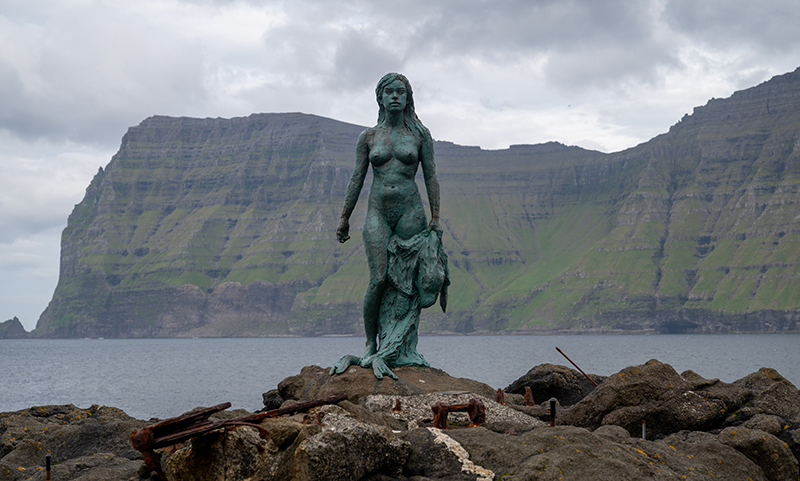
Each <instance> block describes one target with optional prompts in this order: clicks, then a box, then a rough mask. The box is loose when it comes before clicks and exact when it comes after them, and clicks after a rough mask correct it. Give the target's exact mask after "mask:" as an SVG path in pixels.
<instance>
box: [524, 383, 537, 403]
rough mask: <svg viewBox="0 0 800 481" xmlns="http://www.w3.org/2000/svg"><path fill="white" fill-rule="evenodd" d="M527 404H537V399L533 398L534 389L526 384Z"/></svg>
mask: <svg viewBox="0 0 800 481" xmlns="http://www.w3.org/2000/svg"><path fill="white" fill-rule="evenodd" d="M524 399H525V405H526V406H533V405H535V404H536V401H534V400H533V391H531V387H530V386H525V398H524Z"/></svg>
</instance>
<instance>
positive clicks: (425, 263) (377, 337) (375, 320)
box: [331, 73, 450, 379]
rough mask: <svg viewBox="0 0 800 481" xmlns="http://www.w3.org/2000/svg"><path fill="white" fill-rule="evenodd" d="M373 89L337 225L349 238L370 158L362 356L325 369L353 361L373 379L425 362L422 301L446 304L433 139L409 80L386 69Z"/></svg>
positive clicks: (446, 278)
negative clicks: (370, 116) (370, 120)
mask: <svg viewBox="0 0 800 481" xmlns="http://www.w3.org/2000/svg"><path fill="white" fill-rule="evenodd" d="M375 95H376V96H377V100H378V123H377V125H375V127H372V128H370V129H367V130H365V131H364V132H362V133H361V135H360V136H359V137H358V143H357V144H356V167H355V170H354V171H353V176H352V177H351V178H350V183H349V184H348V186H347V192H346V193H345V200H344V207H343V209H342V216H341V219H340V220H339V226H338V228H337V229H336V239H337V240H338V241H339V242H346V241H347V240H348V239H349V238H350V236H349V232H350V215H351V214H352V213H353V209H354V208H355V205H356V201H357V200H358V196H359V194H360V193H361V188H362V187H363V185H364V179H365V177H366V175H367V170H368V169H369V166H370V164H372V173H373V181H372V186H371V187H370V190H369V200H368V202H367V214H366V217H365V219H364V229H363V237H364V249H365V250H366V252H367V262H368V263H369V286H368V287H367V293H366V295H365V296H364V330H365V331H366V335H367V349H366V351H364V354H362V355H361V357H356V356H350V355H348V356H344V357H342V358H341V359H340V360H339V361H338V362H337V363H336V365H335V366H334V367H333V368H332V369H331V375H333V374H340V373H343V372H344V371H345V370H346V369H347V368H348V367H349V366H351V365H354V364H358V365H360V366H362V367H367V368H368V367H372V370H373V372H374V373H375V377H377V378H378V379H382V378H383V376H391V377H392V378H395V379H397V376H395V374H394V373H393V372H392V370H391V369H392V368H393V367H400V366H423V367H428V366H429V364H428V362H427V361H425V358H423V357H422V355H421V354H419V353H418V352H417V340H418V337H417V330H418V328H419V314H420V311H421V310H422V308H423V307H430V306H432V305H433V304H434V303H435V302H436V298H437V296H438V297H439V303H440V305H441V307H442V311H444V310H445V309H446V307H447V286H448V285H449V284H450V280H449V272H448V268H447V255H445V253H444V249H443V248H442V230H441V227H440V226H439V181H438V180H437V179H436V166H435V165H434V162H433V139H432V138H431V134H430V132H429V131H428V129H427V128H425V126H424V125H422V122H420V120H419V118H418V117H417V114H416V113H415V112H414V97H413V94H412V92H411V84H410V83H409V82H408V79H407V78H406V77H405V76H403V75H401V74H397V73H390V74H386V75H385V76H384V77H383V78H382V79H381V80H380V82H378V86H377V87H376V88H375ZM420 164H422V172H423V174H424V178H425V187H426V189H427V192H428V200H429V202H430V207H431V220H430V223H428V222H426V219H425V209H424V207H423V205H422V198H421V197H420V194H419V190H418V189H417V184H416V183H415V182H414V177H415V176H416V173H417V168H418V167H419V165H420Z"/></svg>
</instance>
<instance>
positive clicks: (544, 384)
mask: <svg viewBox="0 0 800 481" xmlns="http://www.w3.org/2000/svg"><path fill="white" fill-rule="evenodd" d="M589 377H591V378H592V379H593V380H594V382H596V383H598V384H600V383H601V382H603V380H604V379H605V378H606V377H605V376H598V375H597V374H589ZM526 387H529V388H531V392H532V393H533V399H534V400H535V401H536V402H537V403H541V402H544V401H547V400H548V399H550V398H556V399H558V401H559V402H560V403H561V404H562V405H564V406H571V405H573V404H575V403H577V402H578V401H580V400H581V399H583V398H584V397H586V395H587V394H589V393H590V392H592V391H593V390H594V388H595V385H594V384H592V382H591V381H589V380H588V379H586V377H585V376H584V375H583V374H581V373H580V372H578V371H576V370H575V369H570V368H568V367H566V366H559V365H556V364H539V365H538V366H536V367H534V368H533V369H531V370H530V371H528V372H527V373H526V374H525V375H524V376H522V377H520V378H519V379H517V380H516V381H514V382H512V383H511V384H509V385H508V387H506V388H505V389H504V391H505V392H507V393H513V394H525V388H526Z"/></svg>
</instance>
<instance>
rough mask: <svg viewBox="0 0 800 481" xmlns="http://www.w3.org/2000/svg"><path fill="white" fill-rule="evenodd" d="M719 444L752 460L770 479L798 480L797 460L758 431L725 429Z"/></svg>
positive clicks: (773, 437)
mask: <svg viewBox="0 0 800 481" xmlns="http://www.w3.org/2000/svg"><path fill="white" fill-rule="evenodd" d="M719 442H721V443H722V444H725V445H727V446H730V447H732V448H734V449H736V450H737V451H739V452H740V453H742V454H744V455H745V456H747V457H748V458H749V459H752V460H753V461H754V462H755V463H756V464H758V465H759V466H760V467H761V469H763V470H764V472H765V473H767V474H768V475H769V476H770V477H771V479H785V480H795V481H796V480H797V479H798V472H799V471H798V464H797V459H796V458H795V457H794V454H792V451H791V450H790V449H789V446H788V445H787V444H786V443H784V442H783V441H781V440H780V439H778V438H776V437H775V436H773V435H772V434H769V433H767V432H764V431H761V430H760V429H747V428H726V429H724V430H723V431H722V432H721V433H720V434H719Z"/></svg>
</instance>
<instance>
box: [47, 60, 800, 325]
mask: <svg viewBox="0 0 800 481" xmlns="http://www.w3.org/2000/svg"><path fill="white" fill-rule="evenodd" d="M361 130H363V127H360V126H355V125H350V124H345V123H342V122H337V121H334V120H330V119H325V118H321V117H316V116H312V115H304V114H299V113H290V114H256V115H251V116H249V117H246V118H235V119H190V118H168V117H151V118H149V119H147V120H145V121H144V122H142V123H141V124H140V125H138V126H136V127H132V128H131V129H130V130H129V131H128V133H127V134H126V135H125V136H124V138H123V140H122V145H121V147H120V150H119V152H118V153H117V154H116V155H115V156H114V157H113V158H112V160H111V162H110V163H109V164H108V166H106V168H105V169H101V170H100V171H99V172H98V174H97V175H96V176H95V178H94V179H93V180H92V182H91V184H90V185H89V187H88V188H87V191H86V196H85V198H84V199H83V201H82V202H81V203H80V204H78V205H76V206H75V209H74V211H73V213H72V214H71V215H70V217H69V222H68V226H67V228H66V229H65V231H64V233H63V237H62V253H61V271H60V279H59V283H58V286H57V288H56V291H55V293H54V295H53V300H52V301H51V302H50V305H49V306H48V307H47V309H46V310H45V312H44V313H43V314H42V316H41V317H40V319H39V323H38V325H37V329H36V330H35V331H34V335H36V336H45V337H50V336H55V337H98V336H99V337H154V336H261V335H322V334H358V333H360V332H363V328H362V326H361V320H360V310H361V299H362V297H363V293H364V291H365V289H366V282H367V267H366V258H365V255H364V252H363V246H362V243H361V236H360V232H359V230H360V229H361V222H362V221H363V217H364V209H365V207H366V192H367V189H368V187H369V184H370V182H371V178H368V179H367V182H366V185H365V189H364V191H363V192H362V197H361V200H360V201H359V204H358V206H357V209H356V212H355V213H354V215H353V218H352V221H351V231H352V232H351V237H352V239H351V240H350V241H349V242H347V243H346V244H338V243H336V241H335V238H334V230H335V228H336V223H337V220H338V217H339V214H340V209H341V204H342V201H343V197H344V190H345V187H346V185H347V182H348V180H349V178H350V175H351V173H352V168H353V165H354V148H355V147H354V146H355V141H356V138H357V136H358V134H359V133H360V132H361ZM435 151H436V165H437V173H438V176H439V182H440V184H441V190H442V223H443V227H444V229H445V235H444V238H443V242H444V245H445V248H446V250H447V251H448V252H447V253H448V256H449V258H450V263H451V265H450V268H451V280H452V286H451V289H450V293H451V296H450V300H449V303H448V312H447V314H443V313H441V312H436V310H434V309H429V310H426V311H423V317H422V323H421V326H420V329H421V331H422V332H439V333H443V332H459V333H469V332H476V331H477V332H480V331H484V332H506V331H522V332H534V331H546V330H553V329H594V330H597V329H616V330H619V329H622V330H653V331H656V332H730V331H765V332H773V331H785V330H798V329H800V295H798V293H800V272H798V263H797V259H798V255H799V254H800V247H799V246H800V243H799V242H798V241H800V229H799V228H798V222H797V218H798V216H800V194H799V193H798V184H800V69H798V71H795V72H793V73H790V74H786V75H782V76H778V77H775V78H773V79H772V80H770V81H768V82H765V83H763V84H761V85H759V86H757V87H753V88H751V89H748V90H745V91H741V92H737V93H735V94H734V95H733V96H732V97H730V98H728V99H714V100H711V101H709V102H708V104H707V105H705V106H703V107H698V108H696V109H695V111H694V113H693V114H692V115H687V116H686V117H684V118H683V119H682V120H681V121H680V122H679V123H678V124H676V125H674V126H673V127H672V128H671V129H670V131H669V132H668V133H666V134H663V135H660V136H658V137H656V138H654V139H652V140H650V141H649V142H646V143H644V144H641V145H639V146H637V147H634V148H632V149H628V150H625V151H623V152H618V153H613V154H603V153H599V152H593V151H587V150H584V149H580V148H577V147H567V146H564V145H561V144H558V143H548V144H540V145H525V146H512V147H511V148H509V149H505V150H482V149H480V148H477V147H463V146H458V145H454V144H451V143H446V142H436V145H435ZM418 184H419V185H420V191H421V192H422V193H423V198H424V191H425V189H424V187H423V184H422V180H421V174H420V175H418Z"/></svg>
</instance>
